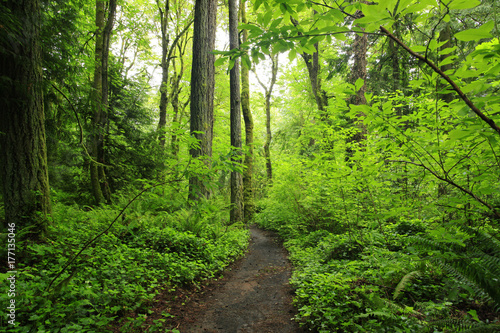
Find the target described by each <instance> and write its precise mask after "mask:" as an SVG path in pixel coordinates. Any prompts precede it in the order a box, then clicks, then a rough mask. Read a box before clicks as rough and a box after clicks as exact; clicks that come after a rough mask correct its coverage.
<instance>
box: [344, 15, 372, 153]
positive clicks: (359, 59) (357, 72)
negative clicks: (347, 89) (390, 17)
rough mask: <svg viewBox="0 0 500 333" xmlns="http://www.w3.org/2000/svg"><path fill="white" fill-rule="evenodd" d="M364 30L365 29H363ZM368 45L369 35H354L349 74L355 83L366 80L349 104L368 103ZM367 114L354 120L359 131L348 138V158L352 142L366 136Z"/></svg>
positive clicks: (360, 115) (358, 16)
mask: <svg viewBox="0 0 500 333" xmlns="http://www.w3.org/2000/svg"><path fill="white" fill-rule="evenodd" d="M363 16H364V15H363V13H362V12H361V11H357V12H356V13H355V17H356V18H360V17H363ZM362 30H363V29H362ZM367 47H368V35H367V34H364V33H357V34H356V36H355V37H354V43H353V44H352V52H353V54H354V64H353V67H352V70H351V75H350V76H349V79H348V81H349V83H351V84H353V85H354V84H355V83H356V81H357V80H358V79H362V80H364V81H365V82H364V83H363V85H362V86H361V88H359V90H358V91H356V93H355V94H354V95H352V96H351V98H349V104H353V105H363V104H366V98H365V92H366V74H367V72H366V50H367ZM364 117H365V114H363V113H362V112H359V113H358V114H357V115H356V118H355V120H354V122H355V126H356V127H357V132H356V133H355V134H354V135H352V136H351V137H350V138H348V139H347V143H348V145H347V148H346V160H349V159H350V158H351V157H352V154H353V150H352V148H351V147H350V143H352V142H357V143H360V142H362V141H363V140H364V139H365V138H366V126H365V124H364V123H363V118H364Z"/></svg>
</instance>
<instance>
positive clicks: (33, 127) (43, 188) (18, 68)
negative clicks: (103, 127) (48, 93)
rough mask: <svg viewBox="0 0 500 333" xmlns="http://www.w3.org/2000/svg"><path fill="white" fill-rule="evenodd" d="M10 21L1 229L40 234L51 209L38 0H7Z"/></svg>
mask: <svg viewBox="0 0 500 333" xmlns="http://www.w3.org/2000/svg"><path fill="white" fill-rule="evenodd" d="M3 6H5V7H6V8H7V9H9V10H10V15H11V17H12V21H10V22H4V25H3V27H2V30H4V31H3V32H2V31H0V33H1V34H3V33H4V32H5V31H7V33H9V35H10V36H11V37H12V38H10V39H9V40H8V42H7V40H6V39H3V38H1V39H0V42H1V45H0V176H1V178H0V179H1V181H0V182H1V184H2V191H3V199H4V205H5V220H6V223H7V226H6V227H8V226H9V227H10V226H12V223H13V224H15V230H16V232H18V231H19V230H22V229H24V228H26V227H31V228H32V229H31V231H30V232H29V234H28V235H30V236H28V237H31V238H35V239H36V238H40V237H42V235H43V234H44V232H45V231H46V227H47V224H48V219H47V218H46V217H47V215H49V214H50V213H51V204H50V191H49V179H48V172H47V149H46V142H45V123H44V121H45V117H44V109H43V93H42V64H41V54H40V53H41V52H40V42H39V31H40V19H41V18H40V3H39V1H38V0H9V1H4V3H3Z"/></svg>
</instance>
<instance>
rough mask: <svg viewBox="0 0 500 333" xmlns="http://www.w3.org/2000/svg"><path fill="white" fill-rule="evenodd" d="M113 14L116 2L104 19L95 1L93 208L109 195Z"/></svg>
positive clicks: (101, 7) (101, 4) (101, 1)
mask: <svg viewBox="0 0 500 333" xmlns="http://www.w3.org/2000/svg"><path fill="white" fill-rule="evenodd" d="M115 13H116V0H110V1H109V8H108V16H107V18H106V3H105V1H104V0H96V19H95V23H96V29H97V31H96V43H95V58H94V61H95V67H94V83H93V110H94V112H93V115H92V127H91V135H90V148H91V149H90V154H91V157H92V160H91V161H90V181H91V185H92V192H93V195H94V200H95V203H96V204H97V205H99V204H101V203H103V202H105V201H107V202H109V201H110V200H111V191H110V188H109V182H108V180H107V176H106V170H105V165H106V163H107V161H106V156H105V148H104V147H105V137H106V132H107V126H108V121H109V120H108V104H109V103H108V59H109V46H110V38H111V32H112V30H113V25H114V19H115Z"/></svg>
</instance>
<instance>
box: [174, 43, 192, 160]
mask: <svg viewBox="0 0 500 333" xmlns="http://www.w3.org/2000/svg"><path fill="white" fill-rule="evenodd" d="M188 40H189V38H188V37H187V35H186V37H185V38H181V39H179V42H178V43H177V50H178V51H179V61H180V64H179V70H177V64H176V61H175V59H173V62H172V65H173V67H174V75H173V80H172V89H171V93H170V104H171V105H172V109H173V111H174V114H173V116H172V125H174V124H179V123H180V116H181V115H180V113H181V112H182V109H181V106H180V102H179V95H180V93H181V91H182V87H181V84H180V83H181V80H182V77H183V76H184V69H185V68H184V55H185V54H186V47H187V44H188ZM186 103H187V102H186ZM170 144H171V149H172V155H173V156H177V155H178V153H179V142H178V138H177V128H174V129H173V131H172V138H171V142H170Z"/></svg>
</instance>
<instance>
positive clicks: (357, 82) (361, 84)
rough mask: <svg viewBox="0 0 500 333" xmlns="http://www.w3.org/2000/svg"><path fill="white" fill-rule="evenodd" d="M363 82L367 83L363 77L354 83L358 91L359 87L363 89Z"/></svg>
mask: <svg viewBox="0 0 500 333" xmlns="http://www.w3.org/2000/svg"><path fill="white" fill-rule="evenodd" d="M363 84H365V80H363V79H357V80H356V83H355V84H354V89H355V90H356V91H358V90H359V89H361V87H362V86H363Z"/></svg>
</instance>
